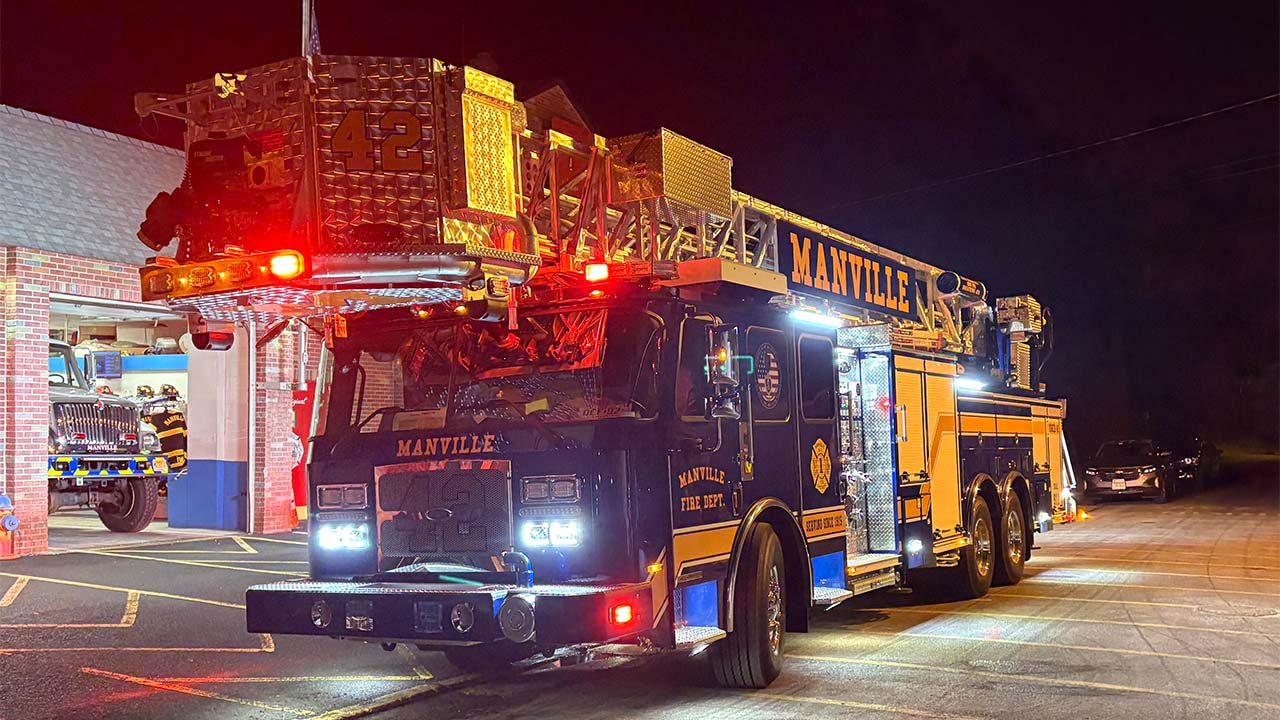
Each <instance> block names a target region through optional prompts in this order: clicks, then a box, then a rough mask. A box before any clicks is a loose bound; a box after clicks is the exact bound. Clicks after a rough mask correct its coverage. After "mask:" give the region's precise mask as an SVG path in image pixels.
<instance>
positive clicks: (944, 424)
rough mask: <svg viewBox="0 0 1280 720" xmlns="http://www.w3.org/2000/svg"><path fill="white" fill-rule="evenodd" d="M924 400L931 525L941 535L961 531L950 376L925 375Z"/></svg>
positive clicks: (952, 395) (956, 447) (953, 399)
mask: <svg viewBox="0 0 1280 720" xmlns="http://www.w3.org/2000/svg"><path fill="white" fill-rule="evenodd" d="M925 399H926V402H927V404H928V418H927V422H926V426H925V430H926V433H927V434H928V438H929V453H928V462H929V477H930V479H931V482H930V485H931V492H932V494H933V527H934V529H935V530H936V531H938V532H941V533H942V535H943V536H944V537H945V536H948V535H954V534H956V533H958V532H963V531H964V524H963V522H962V521H961V509H960V449H959V443H958V440H957V437H958V436H957V425H958V415H957V413H956V391H955V381H954V379H953V378H952V377H950V376H944V375H932V374H930V375H926V376H925ZM957 528H959V529H958V530H957Z"/></svg>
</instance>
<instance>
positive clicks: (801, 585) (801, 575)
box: [757, 506, 813, 632]
mask: <svg viewBox="0 0 1280 720" xmlns="http://www.w3.org/2000/svg"><path fill="white" fill-rule="evenodd" d="M757 522H764V523H768V524H769V526H770V527H772V528H773V532H774V533H775V534H777V536H778V542H779V543H780V544H781V545H782V558H783V561H784V562H785V563H786V568H787V575H786V578H787V631H788V632H808V630H809V603H810V602H811V601H812V599H813V598H812V597H811V596H810V592H811V591H812V588H813V578H812V574H813V569H812V568H811V567H809V548H808V546H807V545H806V544H805V541H804V536H803V535H801V534H800V530H799V528H798V527H796V521H795V518H794V517H793V516H792V515H791V514H790V513H788V512H786V511H785V510H783V509H782V508H781V507H777V506H773V507H768V508H765V509H764V511H762V512H761V513H760V517H759V520H758V521H757ZM796 570H799V571H800V572H796Z"/></svg>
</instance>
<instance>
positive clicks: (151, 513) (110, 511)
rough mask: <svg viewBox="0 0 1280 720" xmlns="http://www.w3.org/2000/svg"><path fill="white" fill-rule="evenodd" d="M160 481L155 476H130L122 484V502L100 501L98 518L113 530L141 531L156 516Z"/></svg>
mask: <svg viewBox="0 0 1280 720" xmlns="http://www.w3.org/2000/svg"><path fill="white" fill-rule="evenodd" d="M159 504H160V483H159V481H158V480H156V478H155V477H154V476H144V477H134V478H129V479H128V480H127V481H125V482H124V483H122V484H121V486H120V502H119V504H116V503H100V504H99V505H98V507H97V510H98V519H100V520H102V524H103V525H106V526H107V529H108V530H110V531H111V532H121V533H135V532H140V531H142V530H143V529H145V528H146V527H147V526H148V525H150V524H151V521H152V520H154V519H155V517H156V507H157V506H158V505H159Z"/></svg>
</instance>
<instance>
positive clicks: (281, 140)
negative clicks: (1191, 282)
mask: <svg viewBox="0 0 1280 720" xmlns="http://www.w3.org/2000/svg"><path fill="white" fill-rule="evenodd" d="M136 101H137V106H138V109H139V112H140V114H142V115H144V116H145V115H149V114H152V113H162V114H166V115H170V116H174V117H179V118H182V119H183V120H185V121H186V127H187V130H186V146H187V171H186V175H185V178H184V180H183V182H182V185H181V186H180V187H178V188H176V189H175V190H174V191H172V192H170V193H162V194H161V195H160V196H158V197H157V198H156V200H155V201H154V202H153V203H152V205H151V206H150V208H149V209H148V211H147V218H146V220H145V222H144V223H143V224H142V229H141V231H140V233H139V237H140V238H141V239H142V240H143V242H145V243H146V244H147V245H148V246H150V247H151V248H153V249H156V250H157V251H158V250H160V249H162V248H164V247H166V246H168V245H170V244H171V243H174V242H175V240H176V246H175V247H176V252H175V255H174V256H173V257H156V258H155V259H154V260H153V261H152V262H150V264H148V265H147V266H146V267H144V268H143V269H142V271H141V282H142V291H143V294H144V296H145V298H146V299H148V300H163V301H165V302H167V303H168V304H169V305H170V306H172V307H174V308H177V309H180V310H182V311H184V312H186V313H187V314H188V316H189V317H190V320H191V331H192V338H193V341H194V343H195V344H196V346H198V347H200V348H206V349H207V348H212V349H224V348H227V347H229V346H230V345H231V338H232V333H231V330H232V326H233V325H234V324H236V323H241V324H243V323H258V324H266V325H268V326H270V327H269V329H268V330H267V331H266V333H264V334H271V333H272V331H273V330H274V329H277V328H280V327H283V326H285V325H287V324H294V325H295V326H300V325H305V326H306V327H307V328H310V329H312V330H314V331H315V332H317V333H322V334H323V338H324V341H323V342H324V348H325V349H324V352H323V354H322V357H321V361H320V368H319V378H318V388H319V391H318V392H319V395H318V399H317V404H316V405H317V407H316V416H315V422H314V424H313V436H312V438H311V440H310V443H309V448H308V453H309V455H308V465H307V473H308V492H309V498H308V499H309V505H310V517H309V523H310V526H309V527H310V534H309V538H310V539H309V577H308V578H307V579H305V580H298V581H289V582H279V583H274V584H269V585H260V586H255V587H252V588H250V589H249V590H248V592H247V602H246V604H247V624H248V630H249V631H250V632H255V633H284V634H294V635H309V636H316V637H330V638H342V639H358V640H364V641H370V642H378V643H382V644H383V646H384V647H387V648H393V647H394V646H395V644H397V643H408V644H412V645H415V646H417V647H419V648H423V649H428V650H442V651H444V652H445V653H446V655H447V656H448V658H449V659H450V660H451V661H453V662H454V663H455V664H457V665H459V666H462V667H466V668H480V667H493V666H502V665H504V664H508V663H511V662H515V661H518V660H520V659H523V658H528V657H531V656H533V655H534V654H536V653H544V654H551V653H553V652H555V651H557V650H558V649H562V648H580V647H588V646H592V645H595V644H616V643H636V644H639V645H642V646H644V647H646V648H660V649H661V648H665V649H678V650H685V651H691V652H700V651H703V650H707V651H708V653H707V654H708V656H709V657H710V659H711V660H710V661H711V664H712V666H713V668H714V671H715V676H716V677H717V679H718V681H719V682H721V683H722V684H724V685H726V686H734V687H764V686H766V685H768V684H769V683H770V682H771V681H772V680H773V679H774V678H775V677H777V675H778V673H779V672H780V670H781V667H782V663H783V648H784V646H785V637H786V634H787V633H791V632H804V631H805V630H806V629H807V627H808V623H809V618H810V611H811V609H812V608H814V607H820V608H829V607H832V606H833V605H835V604H837V603H840V602H842V601H843V600H845V599H847V598H850V597H852V596H854V595H858V594H861V593H866V592H870V591H873V590H877V589H880V588H890V587H894V586H898V585H901V584H904V583H905V584H910V585H931V586H934V587H936V588H940V589H943V590H945V591H947V592H948V593H949V594H951V595H953V596H955V597H966V598H973V597H978V596H981V595H983V594H984V593H986V592H987V590H988V588H989V587H990V585H991V584H992V583H1016V582H1018V581H1019V579H1020V578H1022V576H1023V568H1024V563H1025V562H1026V561H1027V559H1028V558H1029V556H1030V554H1031V549H1032V545H1033V541H1034V537H1035V533H1036V532H1044V531H1047V530H1049V529H1050V528H1051V526H1052V524H1053V517H1054V514H1055V512H1060V511H1061V504H1062V499H1063V498H1064V497H1065V492H1064V484H1063V480H1064V477H1066V476H1067V475H1068V471H1067V469H1066V468H1065V467H1064V455H1063V448H1064V445H1063V443H1062V422H1063V418H1064V413H1065V406H1064V404H1063V402H1061V401H1056V400H1050V399H1046V398H1045V394H1044V387H1043V385H1041V383H1040V368H1041V366H1042V365H1043V362H1044V361H1045V360H1046V359H1047V357H1048V353H1049V351H1050V349H1051V347H1052V322H1051V314H1050V313H1049V312H1048V310H1047V309H1045V308H1043V307H1042V306H1041V305H1040V304H1039V303H1038V302H1037V301H1036V300H1035V299H1034V298H1033V297H1031V296H1028V295H1023V296H1016V297H1001V298H995V299H993V300H991V301H989V300H988V298H987V292H986V288H985V287H984V285H983V284H982V283H981V282H978V281H975V280H972V279H969V278H965V277H962V276H960V275H957V274H956V273H954V272H949V271H946V270H943V269H941V268H938V267H935V266H933V265H930V264H928V263H925V262H922V261H920V260H916V259H914V258H911V257H908V256H906V255H903V254H902V253H899V252H896V251H893V250H890V249H888V248H886V247H883V246H880V245H877V244H874V243H872V242H869V241H867V240H864V239H862V238H859V237H856V236H853V235H850V234H848V233H845V232H842V231H840V230H837V229H835V228H832V227H830V226H827V225H824V224H822V223H820V222H817V221H814V220H811V219H809V218H806V217H802V216H800V215H797V214H795V213H792V212H788V211H787V210H784V209H782V208H780V207H777V206H775V205H772V204H770V203H768V202H765V201H763V200H760V199H758V198H755V197H752V196H749V195H746V194H744V193H742V192H739V191H736V190H734V189H733V187H732V183H731V178H732V160H731V158H729V157H728V156H726V155H724V154H722V153H719V152H716V151H714V150H712V149H711V148H708V147H706V146H703V145H701V144H699V143H697V142H695V141H693V140H690V139H689V138H687V137H685V136H683V135H680V134H677V133H676V132H673V131H671V130H669V129H658V130H654V131H652V132H644V133H639V134H634V135H628V136H624V137H617V138H606V137H602V136H600V135H597V134H595V133H594V132H593V131H592V130H591V129H590V128H588V127H587V124H586V123H585V121H584V120H583V118H582V117H581V115H580V114H579V113H578V111H577V110H576V109H575V108H574V106H573V105H572V103H570V102H569V100H568V98H567V96H566V95H565V94H564V92H563V91H561V90H559V89H558V88H553V89H551V90H548V91H546V92H543V93H540V94H537V95H534V96H532V97H530V98H527V99H525V100H522V101H518V100H517V99H516V97H515V91H514V87H513V85H512V84H511V83H509V82H507V81H505V80H502V79H501V78H498V77H495V76H493V75H490V74H487V73H485V72H482V71H480V70H477V69H475V68H472V67H456V66H451V65H448V64H446V63H443V62H440V61H437V60H430V59H413V58H398V57H397V58H392V57H352V56H338V55H315V56H311V57H302V58H296V59H291V60H286V61H283V62H279V63H275V64H271V65H266V66H262V67H257V68H253V69H250V70H246V71H244V72H238V73H226V74H219V75H217V76H216V77H214V78H211V79H209V80H205V81H201V82H196V83H193V84H190V85H188V86H187V88H186V89H185V92H183V93H180V94H175V95H163V94H156V93H146V94H140V95H139V96H138V97H137V100H136Z"/></svg>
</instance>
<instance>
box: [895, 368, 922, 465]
mask: <svg viewBox="0 0 1280 720" xmlns="http://www.w3.org/2000/svg"><path fill="white" fill-rule="evenodd" d="M893 376H894V387H893V389H894V398H893V433H894V440H895V442H896V443H897V445H898V477H899V478H901V477H902V475H903V474H904V473H905V474H906V475H908V476H909V480H910V481H914V482H919V481H920V480H921V478H922V475H923V473H924V472H925V469H926V468H925V437H924V376H923V374H922V373H920V372H917V371H915V370H904V369H902V367H901V366H899V367H898V368H896V369H895V370H894V373H893Z"/></svg>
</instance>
